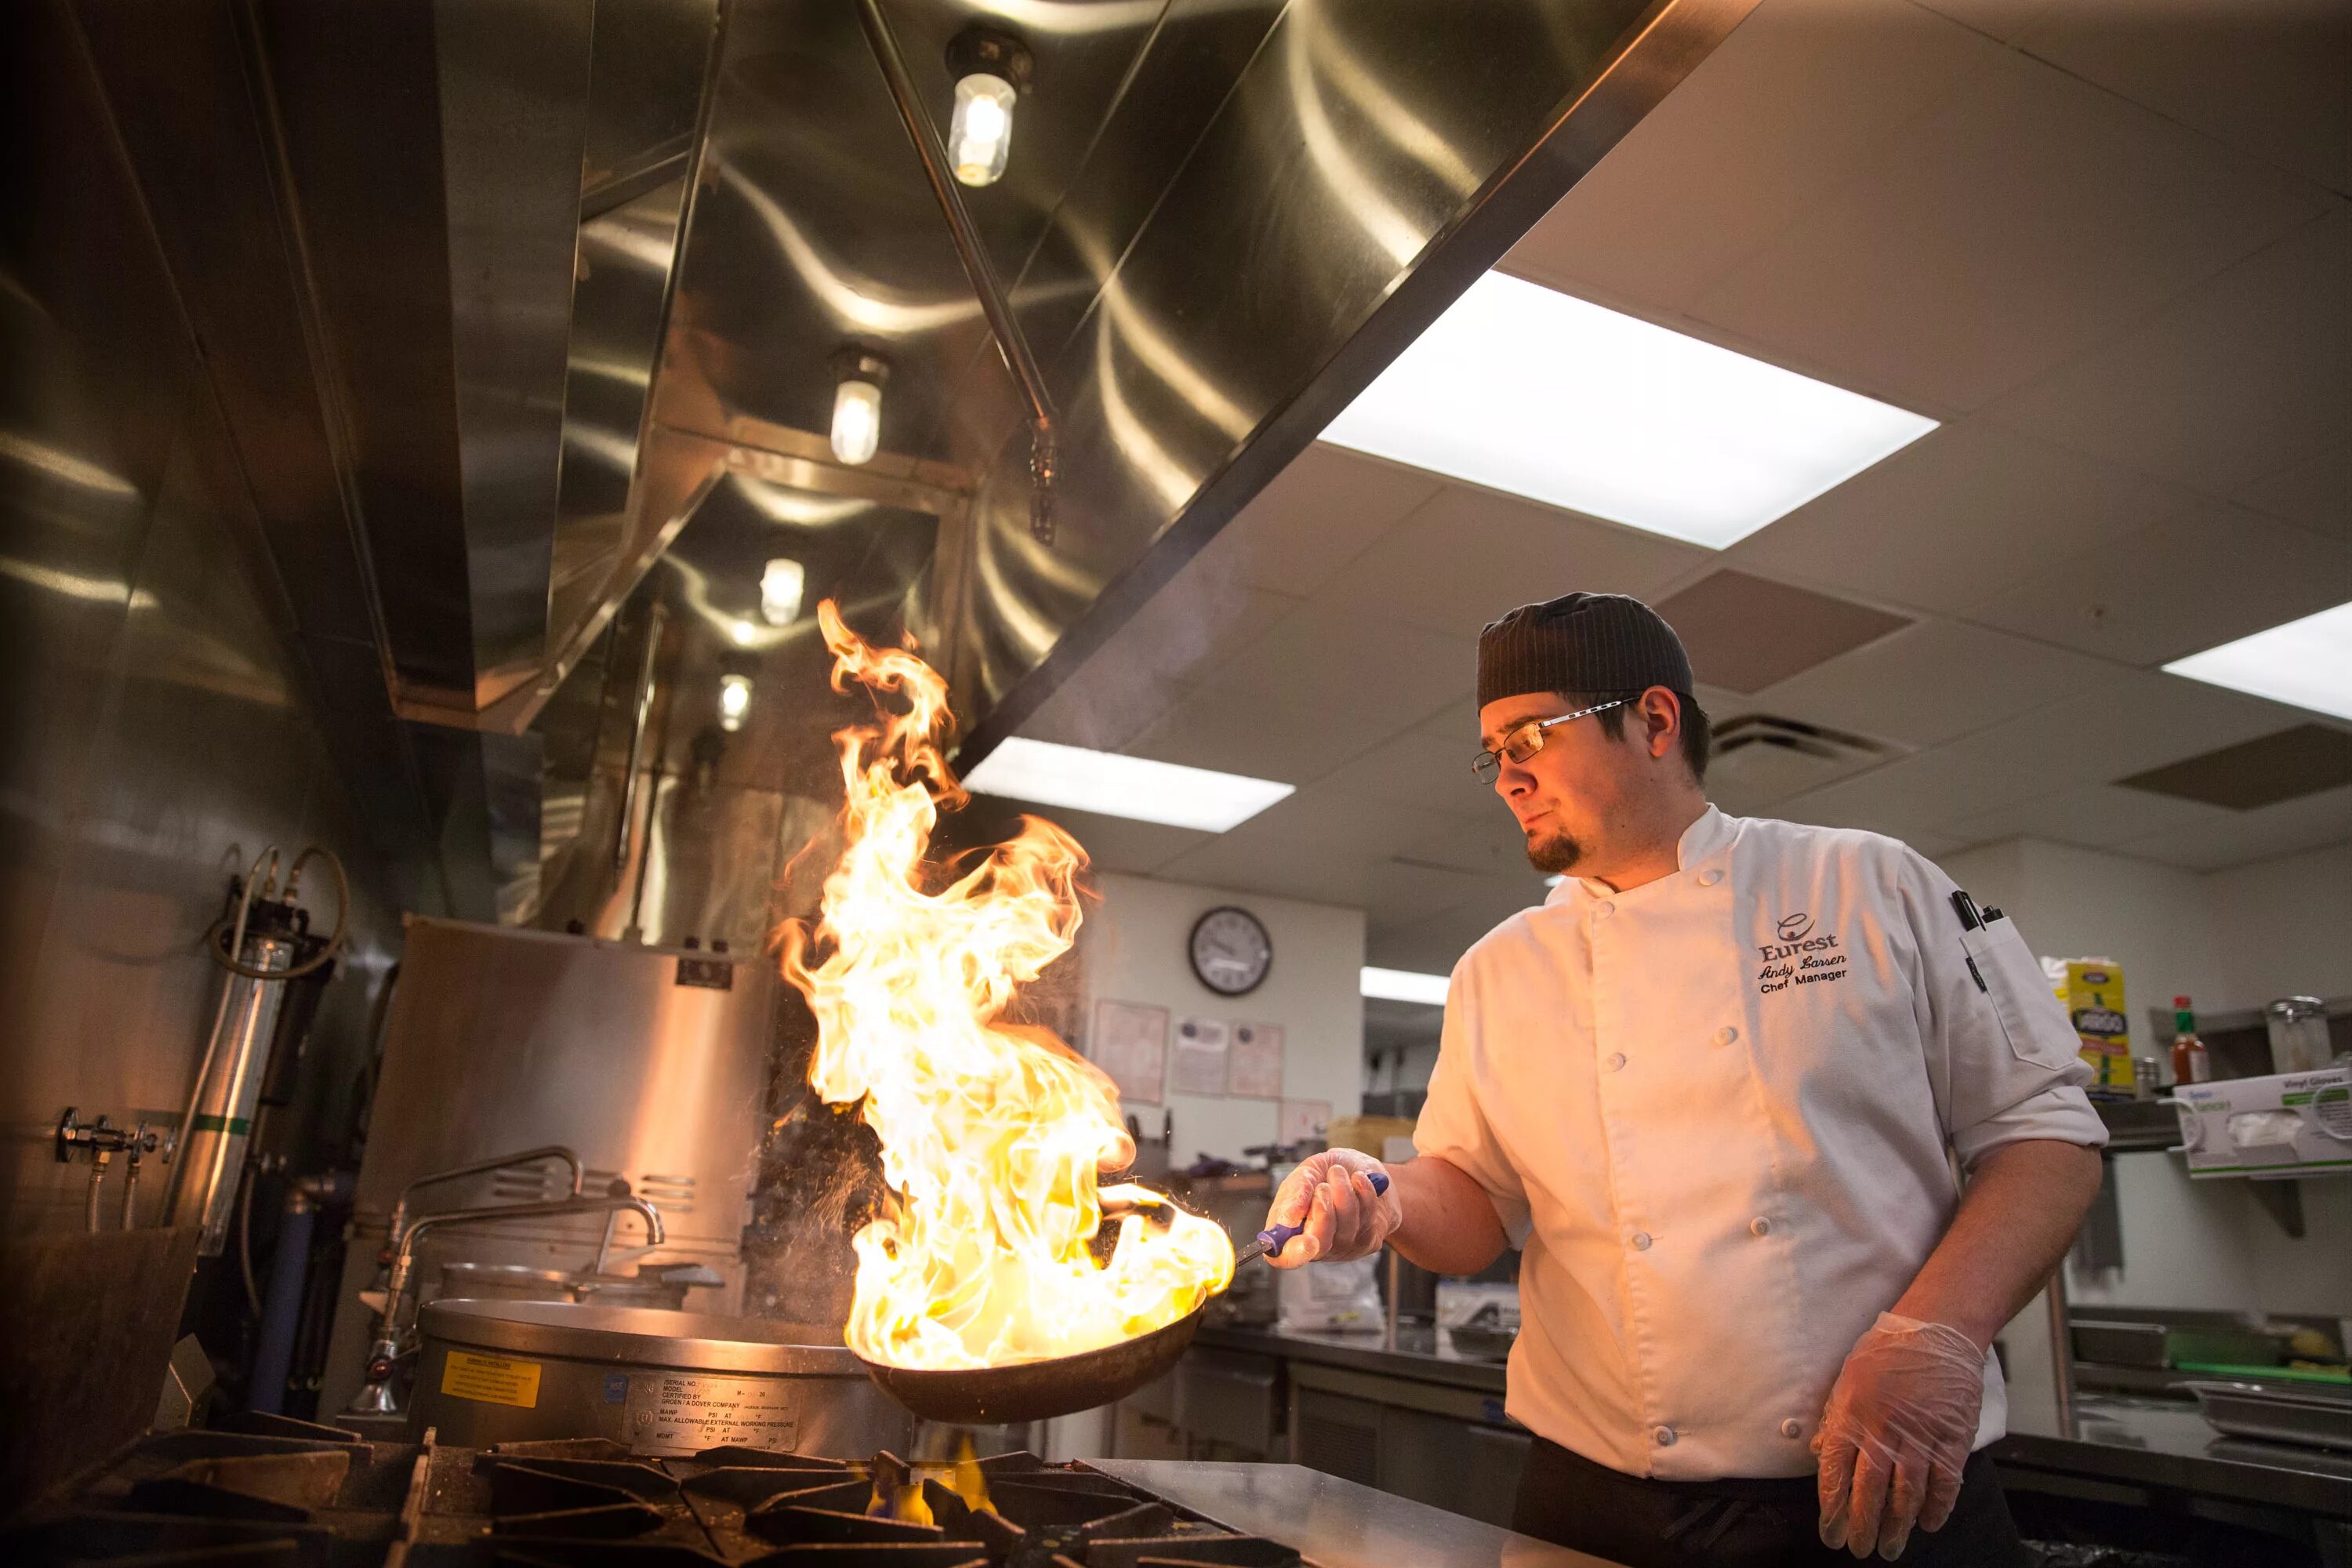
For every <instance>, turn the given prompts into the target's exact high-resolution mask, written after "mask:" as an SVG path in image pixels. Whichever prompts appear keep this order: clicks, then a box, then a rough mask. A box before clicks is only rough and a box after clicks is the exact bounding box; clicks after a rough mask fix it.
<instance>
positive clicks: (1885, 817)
mask: <svg viewBox="0 0 2352 1568" xmlns="http://www.w3.org/2000/svg"><path fill="white" fill-rule="evenodd" d="M1952 773H1953V769H1952V767H1951V765H1950V763H1949V762H1948V760H1947V759H1946V758H1945V757H1944V755H1943V753H1942V752H1922V753H1920V754H1919V755H1917V756H1913V757H1905V758H1903V759H1901V760H1900V761H1897V762H1893V763H1887V764H1886V765H1885V767H1883V768H1877V769H1874V770H1873V771H1871V772H1869V773H1864V774H1862V775H1861V776H1859V777H1857V778H1851V779H1843V780H1841V781H1839V782H1838V783H1836V784H1830V785H1828V786H1826V787H1825V788H1822V789H1817V790H1811V791H1808V792H1807V793H1805V794H1803V795H1797V796H1794V797H1793V798H1791V799H1789V800H1784V801H1782V802H1780V804H1779V805H1775V806H1774V807H1773V808H1772V811H1771V815H1773V816H1782V817H1786V818H1788V819H1789V820H1790V821H1791V822H1815V823H1819V824H1821V825H1822V826H1824V827H1859V828H1862V829H1864V830H1865V831H1867V832H1871V833H1884V834H1885V835H1886V836H1887V837H1890V838H1900V839H1902V840H1903V841H1904V842H1905V843H1906V844H1909V843H1916V841H1917V840H1919V839H1920V838H1921V837H1924V836H1926V835H1927V834H1931V833H1936V832H1939V831H1942V827H1943V824H1945V823H1946V822H1948V821H1949V820H1950V819H1951V817H1952V816H1953V814H1954V812H1955V810H1956V809H1966V807H1967V806H1968V805H1971V804H1973V803H1974V802H1975V801H1976V799H1977V796H1976V795H1975V793H1974V792H1972V791H1971V790H1970V789H1969V787H1967V786H1966V785H1964V784H1961V785H1955V784H1951V783H1950V782H1948V781H1949V779H1950V776H1951V774H1952ZM2028 787H2030V786H2028ZM2024 793H2026V790H2025V789H2024V788H2021V789H2019V790H2018V791H2017V794H2019V795H2023V794H2024Z"/></svg>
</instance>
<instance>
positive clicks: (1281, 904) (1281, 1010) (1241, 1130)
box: [1079, 873, 1364, 1166]
mask: <svg viewBox="0 0 2352 1568" xmlns="http://www.w3.org/2000/svg"><path fill="white" fill-rule="evenodd" d="M1097 886H1098V889H1099V891H1100V892H1101V895H1102V901H1101V903H1100V905H1099V906H1097V907H1093V908H1089V909H1088V910H1087V916H1086V924H1085V926H1084V927H1083V928H1082V930H1081V931H1080V935H1079V940H1080V942H1082V943H1083V944H1084V952H1083V960H1084V963H1085V988H1086V992H1087V1013H1086V1018H1087V1024H1086V1027H1087V1029H1088V1030H1089V1031H1091V1029H1092V1027H1093V1017H1094V1008H1093V1004H1094V1003H1095V1002H1097V1001H1101V1000H1105V999H1110V1000H1116V1001H1120V1002H1135V1003H1141V1004H1144V1005H1150V1006H1156V1007H1165V1008H1167V1009H1168V1013H1169V1019H1170V1028H1171V1032H1172V1031H1173V1029H1174V1027H1175V1024H1176V1021H1177V1020H1179V1019H1181V1018H1183V1017H1185V1016H1188V1015H1191V1016H1200V1017H1205V1018H1217V1019H1223V1020H1225V1021H1227V1022H1228V1023H1234V1024H1277V1025H1280V1026H1281V1027H1282V1029H1283V1036H1284V1050H1285V1055H1284V1074H1283V1094H1284V1096H1285V1097H1286V1098H1287V1099H1290V1100H1321V1101H1327V1102H1328V1104H1329V1106H1330V1108H1331V1114H1333V1115H1336V1116H1347V1115H1352V1114H1353V1113H1354V1112H1355V1111H1356V1110H1358V1109H1359V1108H1360V1105H1361V1103H1362V1102H1361V1091H1362V1087H1363V1029H1364V1010H1363V1000H1362V997H1361V996H1360V994H1359V992H1358V986H1359V984H1360V971H1361V969H1362V967H1363V963H1364V916H1363V911H1362V910H1349V909H1338V908H1334V907H1333V906H1331V905H1328V904H1310V903H1302V902H1298V901H1297V900H1290V899H1269V898H1265V897H1262V896H1261V895H1258V894H1255V893H1234V892H1227V891H1224V890H1223V889H1216V888H1202V887H1195V886H1192V885H1191V884H1189V883H1183V882H1163V881H1159V880H1156V879H1151V878H1148V877H1129V876H1120V875H1117V874H1112V873H1106V874H1104V875H1103V876H1101V877H1100V878H1099V879H1098V881H1097ZM1221 904H1235V905H1239V906H1240V907H1241V908H1243V909H1245V910H1249V911H1250V913H1252V914H1254V915H1255V916H1256V917H1257V918H1258V919H1259V920H1260V921H1263V922H1264V923H1265V928H1266V931H1267V933H1268V934H1269V935H1270V936H1272V938H1273V939H1274V964H1273V967H1272V968H1271V969H1269V970H1268V971H1267V973H1266V977H1265V983H1264V984H1261V985H1260V986H1259V987H1258V988H1257V989H1256V990H1255V991H1254V992H1252V993H1250V994H1248V995H1246V996H1237V997H1224V996H1219V995H1218V994H1216V993H1214V992H1213V991H1211V990H1210V989H1209V988H1208V987H1207V986H1205V985H1203V984H1201V983H1200V981H1199V980H1197V979H1196V978H1194V976H1193V974H1192V963H1191V960H1190V957H1189V955H1188V951H1187V943H1188V942H1189V939H1190V937H1191V935H1192V923H1193V922H1194V921H1197V920H1199V919H1200V918H1201V916H1202V914H1204V913H1206V912H1207V911H1208V910H1213V909H1215V908H1216V907H1218V906H1219V905H1221ZM1160 1104H1162V1105H1164V1106H1165V1107H1166V1108H1167V1109H1168V1110H1172V1111H1173V1112H1174V1113H1175V1118H1176V1142H1175V1145H1174V1148H1173V1150H1172V1154H1173V1157H1174V1160H1175V1163H1177V1164H1178V1165H1180V1166H1181V1165H1184V1164H1189V1163H1191V1162H1192V1157H1193V1156H1194V1155H1195V1154H1199V1153H1210V1154H1217V1155H1221V1156H1223V1158H1225V1159H1228V1160H1234V1161H1238V1160H1240V1159H1241V1158H1242V1151H1243V1149H1244V1148H1246V1147H1249V1146H1251V1145H1253V1144H1261V1143H1270V1142H1274V1141H1275V1136H1276V1119H1277V1116H1278V1114H1279V1109H1280V1108H1279V1105H1278V1103H1277V1102H1276V1101H1275V1100H1235V1099H1225V1098H1211V1097H1206V1096H1196V1095H1186V1094H1170V1095H1166V1096H1164V1097H1163V1100H1161V1101H1160ZM1128 1109H1129V1110H1131V1111H1133V1112H1135V1114H1136V1115H1137V1116H1138V1117H1139V1119H1140V1120H1141V1121H1142V1123H1143V1129H1144V1131H1145V1132H1146V1133H1147V1134H1156V1133H1157V1132H1158V1131H1159V1130H1160V1106H1159V1105H1149V1104H1141V1103H1130V1104H1129V1107H1128Z"/></svg>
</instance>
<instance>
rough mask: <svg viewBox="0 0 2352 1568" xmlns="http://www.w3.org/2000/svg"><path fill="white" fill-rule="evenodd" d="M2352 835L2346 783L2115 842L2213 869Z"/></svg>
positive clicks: (2351, 797) (2351, 795)
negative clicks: (2299, 798) (2258, 808)
mask: <svg viewBox="0 0 2352 1568" xmlns="http://www.w3.org/2000/svg"><path fill="white" fill-rule="evenodd" d="M2347 838H2352V787H2347V788H2345V789H2336V790H2329V791H2327V792H2326V794H2324V795H2305V796H2304V797H2303V798H2302V799H2301V800H2289V801H2282V802H2281V803H2279V804H2278V805H2266V806H2263V808H2262V809H2261V810H2259V811H2237V812H2220V813H2217V814H2216V815H2215V816H2214V818H2213V819H2212V820H2210V821H2207V822H2203V823H2200V824H2199V825H2197V826H2194V827H2189V828H2181V829H2175V830H2168V831H2165V832H2161V833H2151V834H2149V835H2147V837H2142V838H2134V839H2131V840H2129V841H2127V842H2126V843H2125V844H2123V845H2121V846H2119V847H2121V848H2122V849H2124V850H2126V852H2128V853H2130V854H2133V855H2137V856H2139V857H2141V858H2144V859H2148V860H2162V861H2165V862H2166V863H2168V864H2169V865H2174V866H2185V867H2187V868H2189V869H2191V870H2196V871H2218V870H2220V869H2221V868H2223V867H2225V866H2242V865H2244V864H2245V863H2246V862H2248V861H2250V860H2264V859H2268V858H2271V857H2272V856H2273V855H2291V854H2294V853H2295V852H2297V851H2298V850H2305V849H2316V848H2319V847H2322V846H2323V845H2329V844H2340V843H2342V842H2344V841H2345V840H2346V839H2347Z"/></svg>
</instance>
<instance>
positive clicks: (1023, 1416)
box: [857, 1173, 1389, 1426]
mask: <svg viewBox="0 0 2352 1568" xmlns="http://www.w3.org/2000/svg"><path fill="white" fill-rule="evenodd" d="M1371 1183H1372V1190H1373V1191H1374V1192H1375V1193H1385V1192H1387V1191H1388V1190H1389V1179H1388V1177H1387V1176H1386V1175H1385V1174H1382V1173H1374V1174H1373V1176H1372V1177H1371ZM1136 1206H1140V1207H1143V1208H1145V1209H1146V1210H1147V1211H1148V1210H1150V1209H1152V1208H1161V1209H1171V1207H1172V1205H1169V1200H1168V1199H1166V1198H1164V1197H1160V1196H1159V1195H1158V1194H1145V1195H1144V1196H1143V1197H1142V1199H1141V1200H1140V1201H1139V1203H1129V1204H1122V1205H1106V1208H1107V1212H1116V1211H1118V1210H1123V1209H1127V1208H1131V1207H1136ZM1158 1223H1160V1224H1162V1225H1165V1224H1166V1223H1167V1217H1166V1215H1162V1216H1160V1218H1159V1221H1158ZM1299 1229H1300V1227H1299V1226H1295V1225H1291V1226H1276V1227H1274V1228H1273V1229H1271V1230H1262V1231H1260V1232H1258V1235H1257V1241H1256V1243H1255V1245H1254V1246H1252V1247H1247V1248H1245V1249H1244V1251H1243V1252H1242V1254H1241V1256H1240V1257H1239V1258H1236V1259H1235V1260H1234V1261H1235V1263H1236V1264H1240V1263H1247V1262H1249V1261H1250V1260H1251V1259H1252V1258H1262V1257H1264V1256H1265V1255H1266V1254H1267V1253H1269V1252H1280V1251H1281V1250H1282V1248H1283V1246H1284V1244H1285V1243H1286V1242H1288V1241H1289V1239H1290V1238H1291V1237H1294V1236H1297V1234H1298V1232H1299ZM1207 1306H1208V1303H1207V1302H1206V1301H1203V1302H1202V1303H1201V1305H1200V1306H1198V1307H1195V1308H1193V1309H1192V1311H1190V1312H1188V1313H1186V1314H1185V1315H1184V1316H1183V1317H1181V1318H1179V1319H1177V1320H1176V1321H1174V1322H1172V1323H1170V1324H1168V1325H1167V1326H1166V1327H1164V1328H1158V1329H1154V1330H1152V1331H1150V1333H1148V1334H1138V1335H1137V1336H1136V1337H1135V1338H1133V1339H1131V1340H1122V1341H1120V1342H1118V1343H1117V1344H1115V1345H1105V1346H1103V1347H1102V1348H1101V1349H1099V1350H1091V1351H1081V1352H1078V1353H1077V1354H1076V1355H1061V1356H1047V1357H1046V1358H1045V1359H1044V1360H1042V1361H1024V1362H1016V1363H1013V1364H1012V1365H1010V1366H983V1367H970V1368H964V1369H961V1370H955V1371H943V1370H939V1369H936V1368H923V1369H917V1368H914V1367H904V1366H892V1365H890V1364H889V1363H887V1362H878V1361H867V1360H866V1358H865V1357H864V1356H862V1355H861V1356H859V1357H858V1358H857V1360H858V1363H859V1364H861V1365H862V1366H864V1367H865V1368H866V1376H868V1377H870V1378H872V1379H873V1380H874V1381H875V1383H876V1384H878V1385H879V1386H880V1388H881V1390H882V1392H883V1393H885V1394H888V1395H889V1396H890V1397H891V1398H893V1399H895V1400H897V1401H898V1403H899V1404H901V1405H905V1406H906V1407H907V1408H908V1409H909V1410H911V1411H913V1412H914V1413H915V1414H916V1415H919V1416H921V1417H923V1418H924V1419H925V1420H927V1421H947V1422H951V1423H953V1424H955V1425H957V1426H1001V1425H1003V1424H1006V1423H1009V1422H1019V1421H1044V1420H1046V1419H1048V1418H1050V1417H1052V1416H1055V1415H1076V1413H1077V1412H1079V1411H1081V1410H1092V1409H1095V1408H1097V1406H1100V1405H1108V1404H1110V1403H1111V1402H1112V1401H1113V1400H1117V1399H1124V1398H1125V1397H1127V1396H1128V1395H1129V1394H1133V1393H1134V1392H1135V1391H1136V1390H1137V1389H1139V1388H1141V1387H1142V1386H1143V1385H1144V1384H1147V1383H1150V1381H1151V1380H1152V1379H1154V1378H1156V1377H1158V1376H1160V1374H1161V1373H1165V1372H1166V1371H1167V1370H1168V1369H1169V1368H1170V1367H1172V1366H1174V1365H1175V1364H1176V1363H1177V1361H1178V1360H1179V1359H1180V1358H1181V1356H1182V1355H1183V1353H1184V1350H1185V1347H1186V1346H1188V1345H1190V1344H1191V1343H1192V1331H1194V1330H1195V1329H1198V1328H1199V1327H1200V1326H1201V1313H1202V1311H1203V1310H1205V1309H1206V1308H1207Z"/></svg>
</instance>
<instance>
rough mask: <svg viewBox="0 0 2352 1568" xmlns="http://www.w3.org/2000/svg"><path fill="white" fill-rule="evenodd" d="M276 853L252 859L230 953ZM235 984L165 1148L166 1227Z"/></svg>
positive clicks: (241, 944)
mask: <svg viewBox="0 0 2352 1568" xmlns="http://www.w3.org/2000/svg"><path fill="white" fill-rule="evenodd" d="M277 853H278V846H276V845H275V844H273V845H271V846H270V847H268V848H267V849H265V850H263V851H262V852H261V853H260V854H258V855H257V856H255V857H254V858H253V865H252V867H251V868H249V869H248V870H247V872H246V874H245V886H244V887H243V888H241V889H238V892H237V900H236V921H235V925H234V929H233V930H232V931H230V934H229V939H228V950H229V952H233V953H242V952H244V951H245V922H246V918H247V916H248V915H250V914H251V913H252V912H253V888H254V884H255V883H256V882H257V880H259V879H260V876H261V863H262V862H263V861H264V860H267V859H269V858H271V857H273V856H275V855H276V854H277ZM219 929H220V928H219V927H217V926H215V927H213V928H212V929H211V930H208V931H205V946H206V947H210V946H211V945H212V941H213V931H218V930H219ZM235 986H236V976H235V975H225V976H223V977H222V980H221V994H220V1001H219V1003H218V1004H217V1005H215V1007H214V1008H213V1027H212V1033H210V1034H209V1035H207V1036H205V1054H204V1057H203V1058H202V1059H201V1060H199V1061H198V1062H197V1063H196V1079H195V1081H194V1083H192V1084H190V1085H188V1103H187V1107H186V1109H185V1110H182V1111H181V1112H180V1125H179V1126H178V1127H176V1128H174V1129H173V1131H172V1141H171V1142H168V1143H166V1144H164V1145H163V1163H165V1164H167V1165H169V1166H171V1167H172V1174H171V1179H170V1180H169V1181H168V1182H167V1183H165V1184H164V1188H163V1224H165V1225H169V1224H171V1223H172V1222H173V1220H174V1219H176V1218H177V1217H178V1216H179V1212H180V1191H181V1189H182V1188H183V1187H184V1186H186V1185H187V1182H186V1180H185V1174H186V1173H185V1167H184V1166H183V1165H182V1164H181V1163H180V1151H181V1150H182V1149H184V1148H185V1147H186V1146H187V1142H188V1135H189V1134H190V1133H192V1132H194V1131H195V1129H196V1108H197V1106H198V1105H199V1104H200V1103H201V1102H202V1101H203V1100H204V1097H205V1079H208V1078H210V1077H211V1076H212V1072H213V1058H215V1057H216V1056H218V1055H219V1054H220V1037H221V1030H222V1029H224V1028H226V1026H227V1025H228V998H229V993H230V991H231V990H232V989H233V988H234V987H235Z"/></svg>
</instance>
